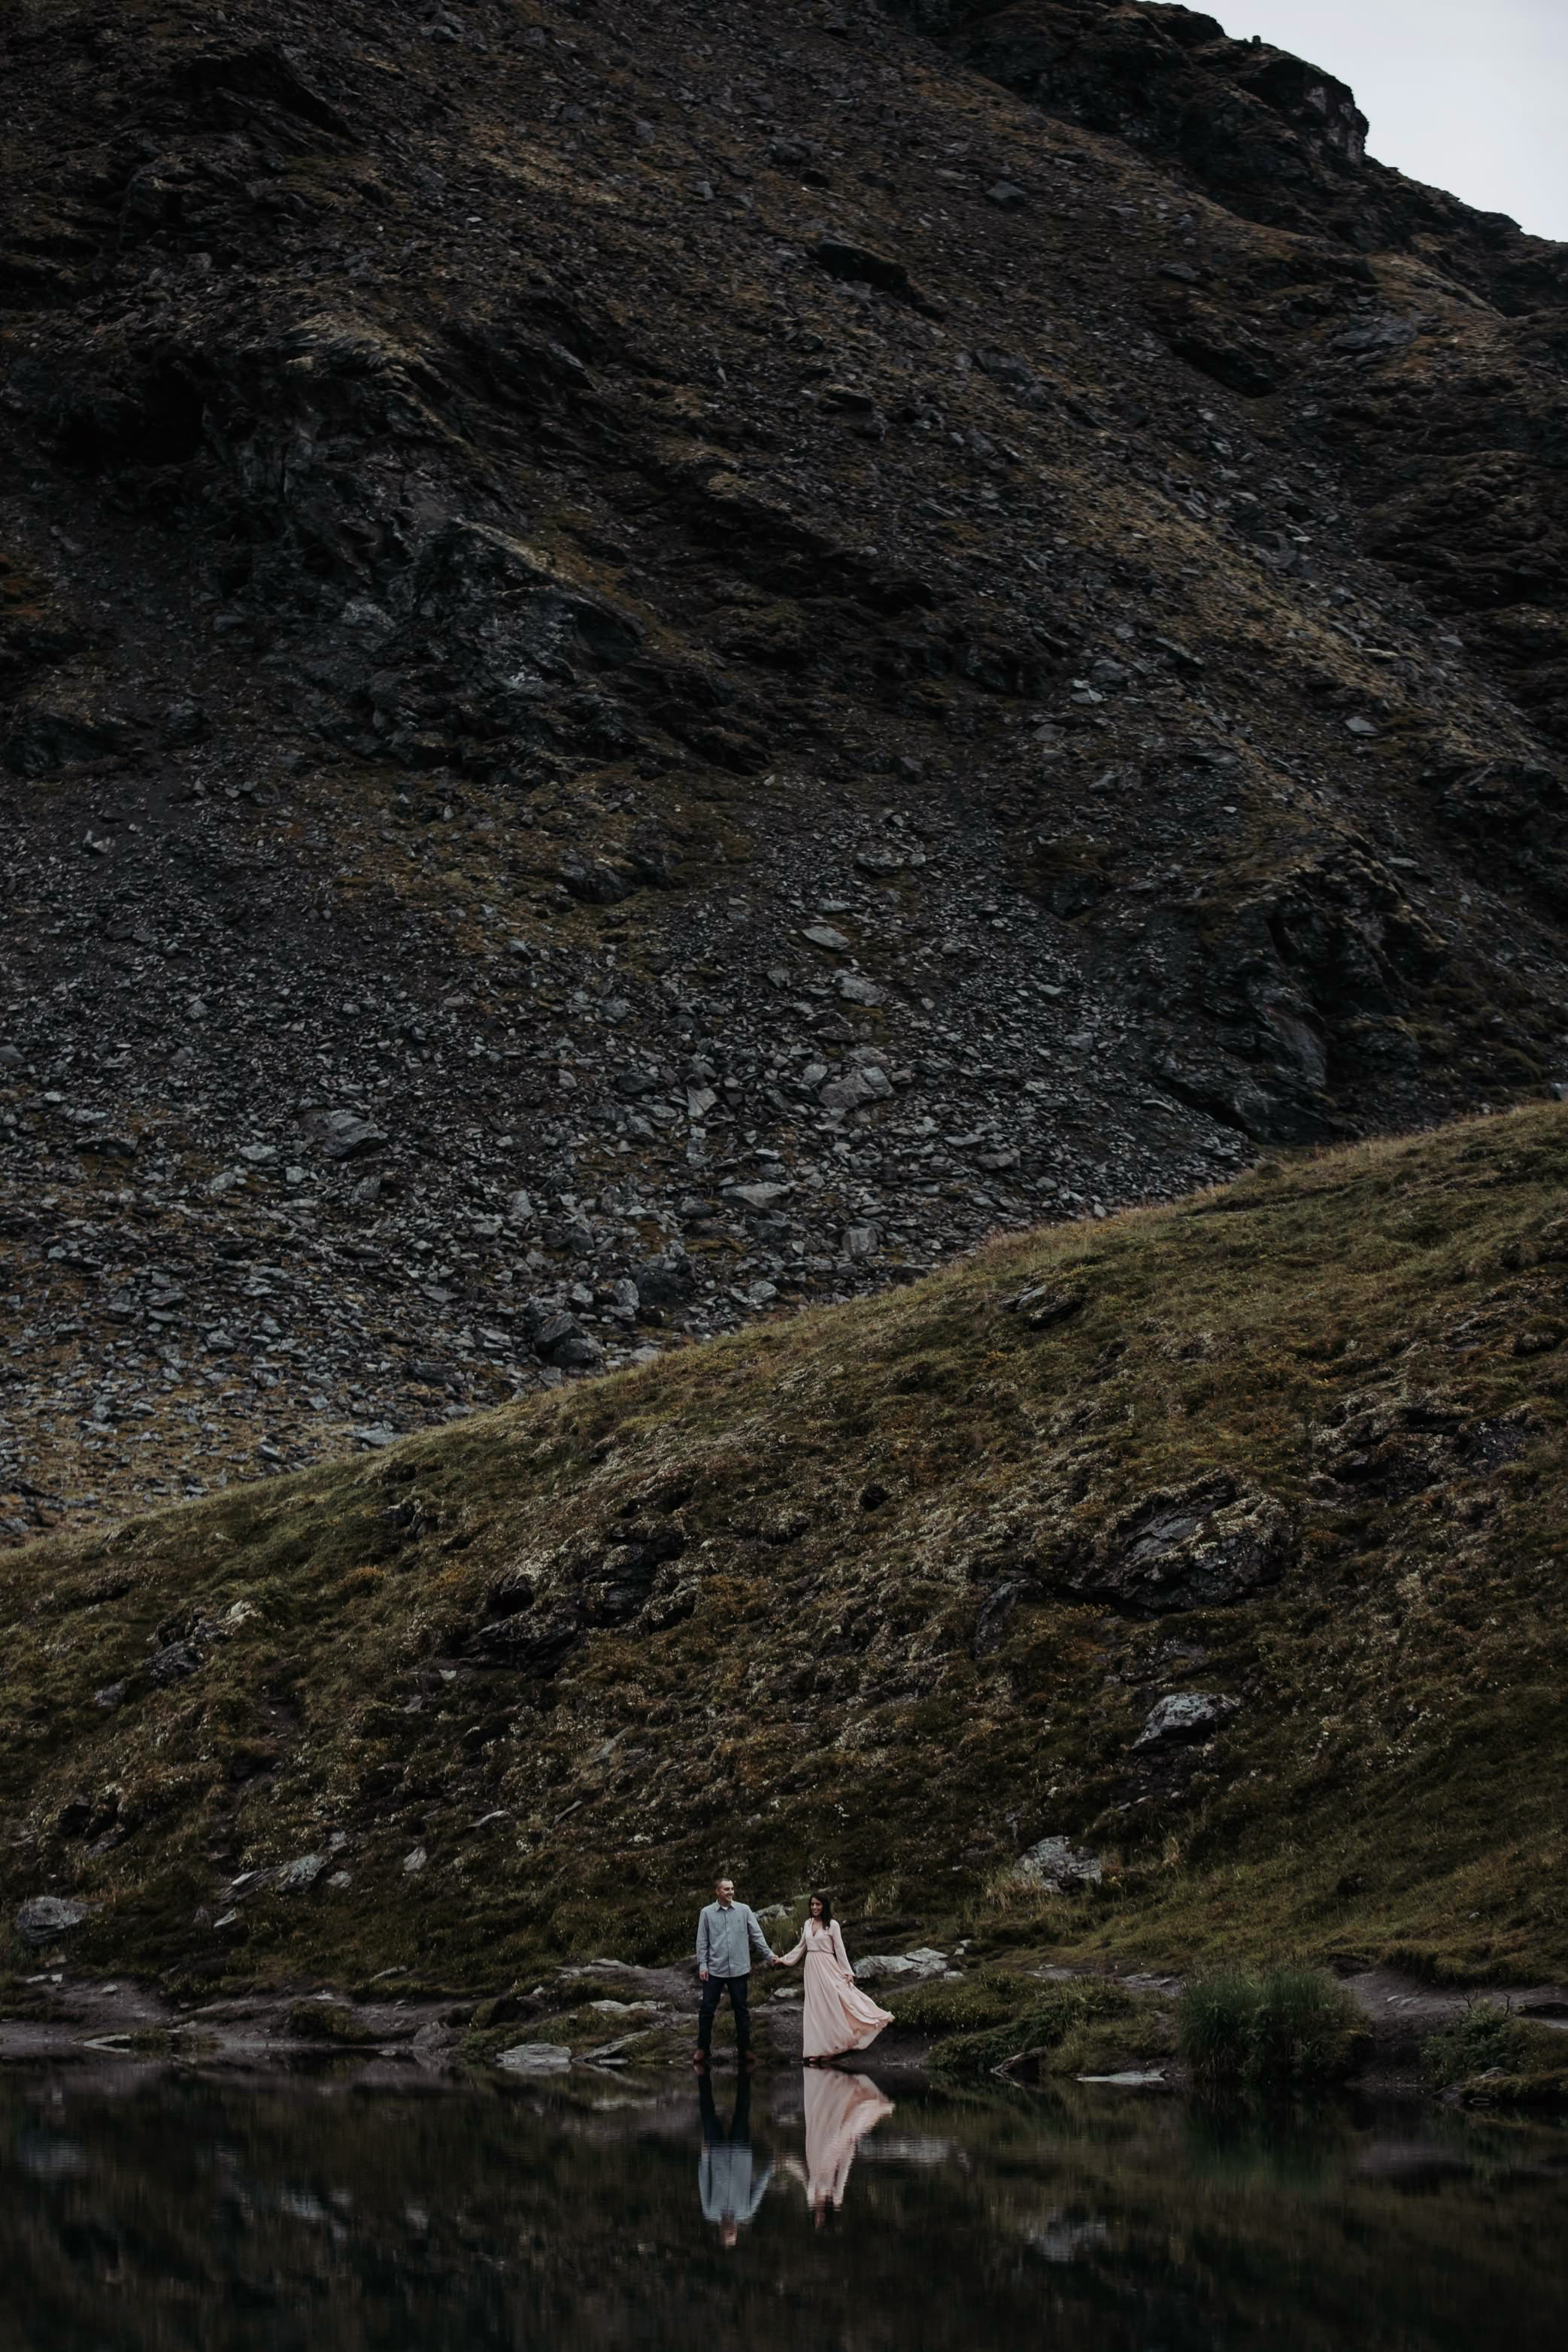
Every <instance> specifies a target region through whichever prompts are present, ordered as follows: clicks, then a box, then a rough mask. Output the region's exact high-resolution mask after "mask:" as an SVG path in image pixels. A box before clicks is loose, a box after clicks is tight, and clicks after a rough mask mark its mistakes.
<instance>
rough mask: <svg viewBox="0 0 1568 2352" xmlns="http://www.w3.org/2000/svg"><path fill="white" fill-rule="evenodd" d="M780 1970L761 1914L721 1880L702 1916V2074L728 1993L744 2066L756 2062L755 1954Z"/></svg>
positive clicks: (696, 2056)
mask: <svg viewBox="0 0 1568 2352" xmlns="http://www.w3.org/2000/svg"><path fill="white" fill-rule="evenodd" d="M753 1952H755V1953H756V1955H757V1957H758V1959H759V1960H766V1961H767V1962H768V1966H769V1968H775V1969H776V1968H778V1967H779V1955H778V1953H777V1952H776V1951H775V1950H774V1949H773V1948H772V1946H771V1945H770V1944H769V1943H768V1938H767V1937H766V1936H765V1935H764V1934H763V1932H762V1930H761V1928H760V1927H758V1924H757V1915H756V1913H755V1912H754V1911H753V1910H752V1909H751V1908H750V1906H748V1905H747V1904H745V1903H737V1901H736V1899H735V1882H734V1880H733V1879H729V1878H721V1879H720V1880H719V1882H718V1884H717V1885H716V1887H715V1888H714V1900H713V1901H712V1902H711V1903H710V1904H708V1905H707V1906H706V1908H705V1909H704V1910H702V1911H701V1912H700V1913H699V1914H698V1916H697V1974H698V1976H699V1977H700V1978H701V1979H702V1988H703V1998H702V2009H701V2011H700V2012H699V2014H698V2017H697V2046H696V2049H695V2052H694V2053H693V2056H692V2063H693V2065H694V2066H695V2068H696V2069H697V2071H698V2073H699V2074H700V2073H701V2072H702V2070H703V2068H704V2067H705V2066H706V2064H707V2063H708V2053H709V2050H710V2049H711V2047H712V2044H713V2021H714V2019H715V2017H716V2015H717V2013H718V2005H719V2002H720V2001H721V2000H723V1999H724V1996H725V1994H726V1993H728V1995H729V2005H730V2008H731V2009H732V2010H733V2011H735V2051H736V2056H737V2059H738V2060H739V2063H740V2064H741V2066H742V2068H746V2067H748V2066H749V2065H750V2063H751V2011H750V2010H749V2009H748V2008H747V1993H748V1992H749V1990H750V1987H751V1956H752V1954H753Z"/></svg>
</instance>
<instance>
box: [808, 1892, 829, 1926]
mask: <svg viewBox="0 0 1568 2352" xmlns="http://www.w3.org/2000/svg"><path fill="white" fill-rule="evenodd" d="M813 1903H820V1904H821V1906H822V1925H823V1927H826V1926H827V1924H828V1922H829V1920H830V1919H831V1917H832V1916H833V1898H832V1896H831V1895H817V1894H814V1893H813V1894H810V1895H807V1897H806V1916H807V1918H808V1919H809V1918H810V1916H811V1906H812V1904H813Z"/></svg>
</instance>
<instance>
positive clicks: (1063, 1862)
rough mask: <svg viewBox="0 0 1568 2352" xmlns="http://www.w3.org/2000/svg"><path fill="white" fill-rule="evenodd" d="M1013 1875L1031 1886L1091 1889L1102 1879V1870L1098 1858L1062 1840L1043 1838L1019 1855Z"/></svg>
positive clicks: (1066, 1840)
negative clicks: (1089, 1887)
mask: <svg viewBox="0 0 1568 2352" xmlns="http://www.w3.org/2000/svg"><path fill="white" fill-rule="evenodd" d="M1014 1875H1015V1876H1016V1877H1019V1878H1023V1879H1027V1880H1028V1881H1029V1883H1030V1885H1032V1886H1054V1887H1058V1888H1065V1887H1069V1886H1092V1885H1096V1884H1097V1883H1098V1881H1099V1880H1100V1879H1101V1878H1103V1876H1104V1869H1103V1864H1102V1863H1101V1860H1100V1857H1099V1855H1098V1854H1095V1853H1085V1852H1083V1851H1082V1850H1081V1849H1080V1848H1079V1847H1077V1846H1075V1845H1073V1844H1072V1843H1071V1841H1070V1840H1069V1839H1067V1838H1064V1837H1045V1838H1041V1839H1040V1842H1039V1843H1038V1844H1036V1845H1031V1846H1030V1848H1029V1850H1028V1852H1027V1853H1020V1854H1019V1858H1018V1861H1017V1863H1016V1864H1015V1865H1014Z"/></svg>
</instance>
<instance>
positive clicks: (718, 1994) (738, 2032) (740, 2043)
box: [697, 1977, 751, 2058]
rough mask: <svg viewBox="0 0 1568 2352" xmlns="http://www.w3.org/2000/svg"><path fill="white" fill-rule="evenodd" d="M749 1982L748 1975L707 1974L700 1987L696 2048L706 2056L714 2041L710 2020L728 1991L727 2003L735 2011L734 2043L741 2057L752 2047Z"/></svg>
mask: <svg viewBox="0 0 1568 2352" xmlns="http://www.w3.org/2000/svg"><path fill="white" fill-rule="evenodd" d="M750 1986H751V1979H750V1978H749V1977H709V1979H708V1980H707V1982H706V1984H705V1985H704V1987H703V2001H702V2008H701V2010H700V2011H699V2012H698V2015H697V2048H698V2049H699V2050H700V2051H701V2052H702V2053H703V2054H704V2056H705V2057H706V2054H707V2052H708V2049H709V2047H710V2045H711V2043H712V2042H713V2021H714V2019H715V2017H716V2015H717V2013H718V2005H719V2002H720V2001H721V2000H723V1999H724V1996H725V1994H726V1993H728V1995H729V2005H730V2007H731V2009H732V2010H733V2011H735V2046H736V2049H737V2051H738V2052H739V2053H740V2055H741V2056H742V2057H743V2058H744V2057H745V2055H746V2053H747V2051H748V2050H749V2049H750V2047H751V2011H750V2009H749V2008H748V2007H747V1994H748V1992H749V1990H750Z"/></svg>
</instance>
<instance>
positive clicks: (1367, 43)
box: [1192, 0, 1568, 239]
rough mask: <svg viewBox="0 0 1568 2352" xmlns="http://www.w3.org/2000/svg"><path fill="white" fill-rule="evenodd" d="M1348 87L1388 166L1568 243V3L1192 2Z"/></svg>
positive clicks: (1372, 144) (1241, 34) (1236, 31)
mask: <svg viewBox="0 0 1568 2352" xmlns="http://www.w3.org/2000/svg"><path fill="white" fill-rule="evenodd" d="M1192 5H1195V6H1196V7H1197V8H1199V9H1207V13H1208V14H1209V15H1210V16H1218V19H1219V21H1220V23H1221V24H1222V25H1223V26H1225V29H1226V31H1227V32H1228V33H1230V34H1233V35H1234V36H1235V37H1237V38H1238V39H1243V40H1244V39H1246V38H1247V37H1248V36H1249V35H1250V34H1252V33H1260V34H1261V36H1262V37H1263V38H1264V40H1266V41H1271V42H1272V43H1273V44H1274V47H1276V48H1280V49H1289V50H1291V52H1292V53H1293V54H1294V55H1295V56H1297V57H1300V58H1310V59H1311V61H1312V64H1313V65H1315V66H1322V68H1323V69H1324V71H1325V72H1328V73H1332V74H1334V75H1337V77H1338V78H1339V79H1340V80H1341V81H1347V82H1349V84H1350V86H1351V88H1352V89H1354V92H1355V95H1356V101H1357V103H1358V105H1359V106H1360V108H1361V110H1362V112H1363V113H1364V115H1365V116H1366V118H1367V120H1368V121H1369V122H1370V123H1371V125H1372V129H1371V132H1370V134H1369V136H1368V139H1367V145H1368V148H1369V149H1370V151H1371V152H1372V153H1373V154H1374V155H1375V156H1376V158H1377V160H1378V162H1379V163H1394V164H1396V165H1397V167H1398V168H1399V170H1400V171H1401V172H1407V173H1409V175H1410V177H1411V178H1412V179H1413V180H1427V181H1429V182H1431V184H1433V185H1434V186H1436V187H1439V188H1448V189H1450V190H1451V191H1452V193H1453V194H1455V195H1457V196H1462V197H1463V198H1464V201H1465V202H1466V204H1468V205H1476V206H1477V207H1478V208H1479V210H1481V211H1483V212H1496V213H1511V215H1513V217H1514V219H1515V220H1516V221H1518V222H1519V224H1520V226H1521V227H1522V228H1527V229H1530V230H1531V231H1533V233H1534V234H1535V235H1536V236H1554V237H1562V238H1563V239H1568V124H1565V120H1564V117H1565V102H1568V0H1192Z"/></svg>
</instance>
